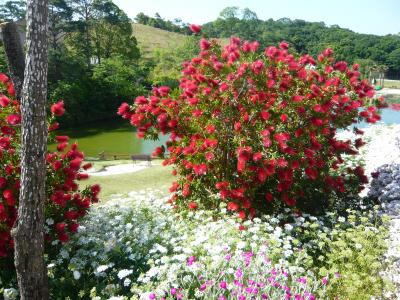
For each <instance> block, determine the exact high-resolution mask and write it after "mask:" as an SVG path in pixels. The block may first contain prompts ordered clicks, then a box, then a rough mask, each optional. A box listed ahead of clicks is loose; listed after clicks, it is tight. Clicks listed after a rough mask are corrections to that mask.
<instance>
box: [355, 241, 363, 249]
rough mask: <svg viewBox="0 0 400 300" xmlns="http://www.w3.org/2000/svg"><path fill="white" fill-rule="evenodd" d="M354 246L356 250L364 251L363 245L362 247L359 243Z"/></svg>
mask: <svg viewBox="0 0 400 300" xmlns="http://www.w3.org/2000/svg"><path fill="white" fill-rule="evenodd" d="M354 246H355V247H356V249H358V250H360V249H362V245H361V244H359V243H357V244H355V245H354Z"/></svg>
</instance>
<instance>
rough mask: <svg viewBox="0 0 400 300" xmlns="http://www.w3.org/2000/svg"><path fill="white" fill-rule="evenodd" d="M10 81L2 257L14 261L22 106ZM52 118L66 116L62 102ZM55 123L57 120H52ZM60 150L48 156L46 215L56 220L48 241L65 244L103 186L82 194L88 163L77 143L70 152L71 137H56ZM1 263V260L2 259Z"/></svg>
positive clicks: (4, 120) (0, 153)
mask: <svg viewBox="0 0 400 300" xmlns="http://www.w3.org/2000/svg"><path fill="white" fill-rule="evenodd" d="M13 90H14V88H13V87H12V83H11V81H10V80H9V79H8V77H7V76H6V75H4V74H0V163H1V165H2V169H1V170H0V258H6V259H10V258H11V259H12V251H13V240H12V238H11V235H10V231H11V228H12V227H13V225H14V222H15V220H16V218H17V211H18V209H17V208H18V199H19V190H20V180H19V178H20V156H19V153H18V149H19V148H20V132H21V128H20V123H21V114H20V105H19V102H18V101H17V100H13V97H14V94H13V93H10V91H13ZM51 111H52V113H53V115H57V116H60V115H62V114H63V113H64V106H63V103H62V102H58V103H56V104H54V105H53V106H52V107H51ZM51 121H54V117H52V118H51ZM57 127H58V124H57V123H54V122H53V123H52V124H51V125H50V126H49V129H50V131H51V130H54V129H55V128H57ZM55 140H56V141H57V142H58V146H57V150H58V151H56V152H53V153H48V154H47V178H46V194H47V202H46V204H45V213H46V218H47V219H52V220H53V221H52V222H50V223H48V224H47V225H46V226H48V228H47V229H46V240H47V241H49V242H51V241H53V240H54V239H58V240H60V241H61V242H66V241H68V239H69V236H70V235H71V234H73V233H75V232H76V231H77V229H78V226H79V225H78V220H79V219H80V218H82V217H83V216H84V215H85V214H86V213H87V211H88V208H89V206H90V205H91V204H92V203H94V202H97V201H98V198H97V196H98V194H99V192H100V187H99V186H98V185H93V186H89V187H86V188H85V189H84V190H82V191H80V190H79V187H78V184H77V180H81V179H85V178H87V177H88V176H87V174H86V173H81V170H86V169H88V168H89V167H90V165H89V164H85V165H82V162H83V158H84V156H83V153H82V152H80V151H79V150H78V147H77V145H76V144H73V145H72V146H71V147H69V149H68V150H67V147H68V137H66V136H57V137H55ZM0 263H1V260H0Z"/></svg>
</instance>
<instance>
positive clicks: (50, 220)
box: [46, 219, 54, 225]
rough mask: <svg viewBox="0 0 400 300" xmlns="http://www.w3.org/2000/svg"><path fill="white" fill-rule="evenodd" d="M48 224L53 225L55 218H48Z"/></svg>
mask: <svg viewBox="0 0 400 300" xmlns="http://www.w3.org/2000/svg"><path fill="white" fill-rule="evenodd" d="M46 224H47V225H53V224H54V220H53V219H46Z"/></svg>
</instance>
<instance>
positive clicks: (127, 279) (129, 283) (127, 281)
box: [124, 278, 132, 286]
mask: <svg viewBox="0 0 400 300" xmlns="http://www.w3.org/2000/svg"><path fill="white" fill-rule="evenodd" d="M131 282H132V281H131V280H130V279H129V278H125V280H124V286H130V285H131Z"/></svg>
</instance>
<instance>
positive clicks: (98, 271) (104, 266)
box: [96, 265, 109, 273]
mask: <svg viewBox="0 0 400 300" xmlns="http://www.w3.org/2000/svg"><path fill="white" fill-rule="evenodd" d="M108 268H109V266H107V265H101V266H98V267H97V269H96V271H97V273H101V272H104V271H105V270H107V269H108Z"/></svg>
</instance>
